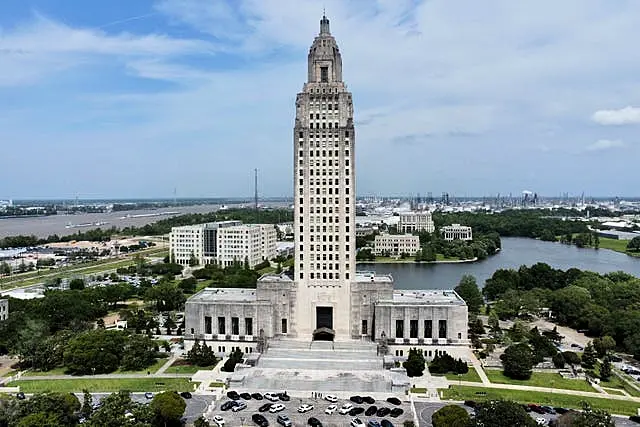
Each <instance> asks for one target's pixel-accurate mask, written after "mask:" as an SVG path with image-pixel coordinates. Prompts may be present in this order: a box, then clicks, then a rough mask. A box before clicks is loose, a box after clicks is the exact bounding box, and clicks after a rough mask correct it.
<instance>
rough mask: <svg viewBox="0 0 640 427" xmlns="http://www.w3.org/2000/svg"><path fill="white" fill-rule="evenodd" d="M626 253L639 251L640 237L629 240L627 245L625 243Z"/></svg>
mask: <svg viewBox="0 0 640 427" xmlns="http://www.w3.org/2000/svg"><path fill="white" fill-rule="evenodd" d="M627 251H629V252H638V251H640V236H638V237H634V238H633V239H631V240H629V243H627Z"/></svg>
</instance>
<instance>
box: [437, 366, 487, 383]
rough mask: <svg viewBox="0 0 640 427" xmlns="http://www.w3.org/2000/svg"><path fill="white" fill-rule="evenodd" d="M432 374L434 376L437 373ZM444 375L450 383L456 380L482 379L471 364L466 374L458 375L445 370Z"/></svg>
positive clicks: (476, 381)
mask: <svg viewBox="0 0 640 427" xmlns="http://www.w3.org/2000/svg"><path fill="white" fill-rule="evenodd" d="M433 376H434V377H435V376H438V375H433ZM444 376H445V377H447V379H448V380H449V381H451V382H452V383H455V382H456V381H471V382H475V383H481V382H482V380H481V379H480V375H478V372H477V371H476V370H475V369H474V368H473V366H469V372H467V373H466V374H462V375H460V376H458V374H454V373H452V372H447V373H446V374H445V375H444Z"/></svg>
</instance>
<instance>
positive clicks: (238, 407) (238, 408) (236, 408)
mask: <svg viewBox="0 0 640 427" xmlns="http://www.w3.org/2000/svg"><path fill="white" fill-rule="evenodd" d="M243 409H247V404H246V403H244V402H243V401H241V400H240V401H237V402H236V404H235V405H234V406H233V408H231V410H232V411H233V412H238V411H242V410H243Z"/></svg>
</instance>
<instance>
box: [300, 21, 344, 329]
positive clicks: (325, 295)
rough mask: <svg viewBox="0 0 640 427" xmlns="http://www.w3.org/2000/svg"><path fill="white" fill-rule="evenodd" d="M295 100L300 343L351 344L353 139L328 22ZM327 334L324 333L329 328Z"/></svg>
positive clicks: (315, 44)
mask: <svg viewBox="0 0 640 427" xmlns="http://www.w3.org/2000/svg"><path fill="white" fill-rule="evenodd" d="M307 66H308V71H307V82H306V83H305V84H304V86H303V88H302V92H300V93H299V94H298V96H297V97H296V119H295V127H294V138H293V143H294V168H293V170H294V198H295V211H294V222H295V252H296V262H295V278H294V280H295V282H296V284H297V307H296V313H297V316H296V318H295V319H294V322H295V323H294V324H293V325H292V326H293V327H294V328H295V330H296V332H297V334H298V335H299V336H308V337H310V336H311V335H312V334H313V333H314V331H317V333H322V330H325V331H326V332H329V330H331V332H332V333H333V332H335V335H336V336H338V337H351V331H350V316H351V308H350V299H351V286H350V283H351V281H352V280H353V279H354V278H355V269H356V257H355V249H356V238H355V196H356V191H355V189H356V185H355V177H356V176H355V162H354V156H355V132H354V127H353V101H352V97H351V93H350V92H349V91H348V90H347V87H346V85H345V84H344V82H343V80H342V57H341V55H340V50H339V49H338V45H337V43H336V40H335V38H334V37H333V36H332V35H331V32H330V29H329V20H328V19H327V17H326V16H323V17H322V20H321V21H320V34H318V36H316V37H315V39H314V41H313V44H312V45H311V48H310V49H309V56H308V62H307ZM324 328H326V329H324Z"/></svg>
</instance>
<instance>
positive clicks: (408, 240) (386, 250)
mask: <svg viewBox="0 0 640 427" xmlns="http://www.w3.org/2000/svg"><path fill="white" fill-rule="evenodd" d="M419 250H420V238H419V237H418V236H414V235H413V234H387V233H383V234H378V235H377V236H376V238H375V240H374V241H373V253H374V254H375V255H377V256H383V255H387V256H400V255H402V254H407V255H409V256H413V255H415V254H416V253H417V252H418V251H419Z"/></svg>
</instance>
